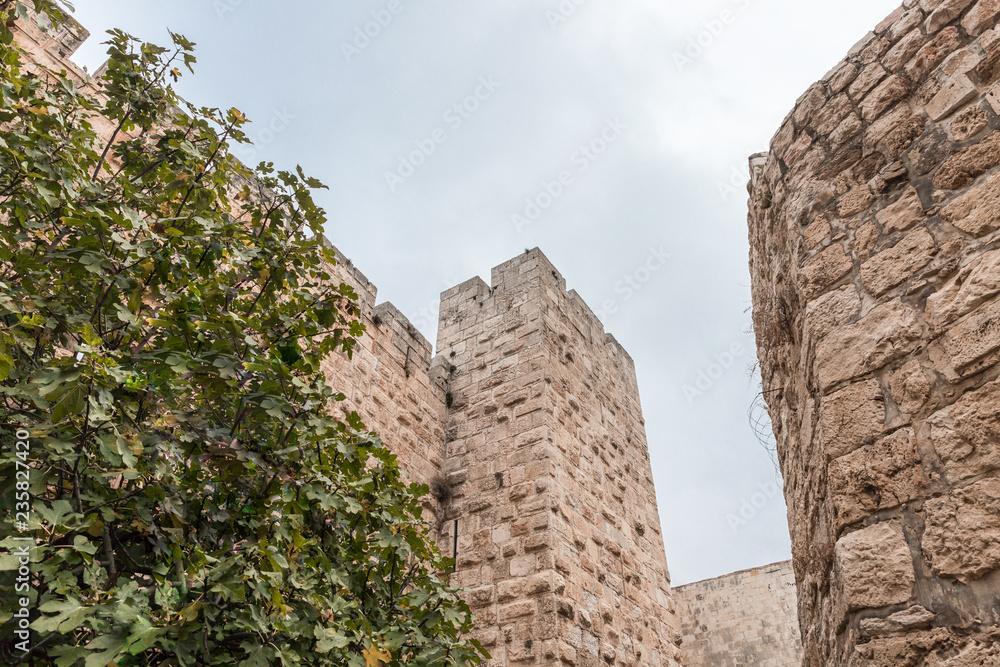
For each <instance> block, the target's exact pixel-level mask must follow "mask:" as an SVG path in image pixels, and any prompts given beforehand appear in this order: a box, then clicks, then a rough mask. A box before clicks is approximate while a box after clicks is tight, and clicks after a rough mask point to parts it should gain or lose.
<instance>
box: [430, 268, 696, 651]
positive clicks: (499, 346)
mask: <svg viewBox="0 0 1000 667" xmlns="http://www.w3.org/2000/svg"><path fill="white" fill-rule="evenodd" d="M438 350H439V352H440V354H441V355H442V356H444V357H445V358H446V359H447V360H448V361H449V364H450V366H449V368H450V371H451V372H450V377H449V383H448V391H449V394H448V403H449V404H450V406H451V409H450V415H449V422H448V432H447V440H448V444H447V454H446V459H445V468H444V470H445V473H446V475H447V480H448V484H447V488H448V490H449V496H450V498H449V506H448V509H447V511H446V515H447V518H448V522H451V521H452V520H454V521H457V525H458V535H459V537H458V571H457V572H456V574H455V579H454V580H455V582H456V583H457V584H458V585H461V586H463V587H467V588H470V589H472V590H471V594H470V600H471V602H472V605H473V607H474V609H475V612H476V615H477V616H478V619H479V624H480V630H479V634H480V636H481V638H482V639H483V640H484V642H485V643H486V645H487V647H488V648H489V650H490V651H491V652H492V653H493V656H494V660H493V661H492V663H491V664H495V665H520V664H532V663H533V664H545V665H549V664H552V665H555V664H569V665H581V666H584V667H596V666H597V665H602V664H607V665H654V666H661V665H662V666H664V667H665V666H666V665H676V664H678V663H677V662H676V660H677V658H678V655H679V651H678V649H677V643H678V642H679V640H680V632H679V628H680V623H679V620H678V619H677V616H676V611H677V610H676V608H675V606H674V604H673V602H672V596H671V593H670V583H669V575H668V573H667V566H666V556H665V552H664V547H663V539H662V536H661V534H660V522H659V517H658V515H657V510H656V503H655V496H654V490H653V481H652V473H651V469H650V465H649V459H648V452H647V447H646V439H645V432H644V427H643V421H642V413H641V408H640V406H639V398H638V389H637V385H636V380H635V370H634V367H633V365H632V361H631V359H630V358H629V357H628V355H627V354H626V353H625V352H624V350H622V349H621V347H620V346H619V345H618V344H617V343H616V342H615V341H614V339H613V338H611V337H609V336H606V335H605V334H604V331H603V328H602V327H601V325H600V323H599V321H598V320H597V318H596V317H595V316H594V315H593V314H592V313H591V312H590V311H589V309H587V307H586V306H585V305H584V304H583V302H582V301H581V300H580V298H579V297H578V296H577V295H576V294H575V293H572V292H570V293H567V292H566V285H565V281H564V280H563V279H562V277H561V276H560V275H559V273H558V272H557V271H556V270H555V269H554V268H553V267H552V265H551V264H550V263H549V262H548V260H547V259H546V258H545V257H544V255H542V254H541V252H539V251H538V250H532V251H530V252H528V253H526V254H524V255H522V256H520V257H518V258H516V259H514V260H511V261H510V262H508V263H506V264H503V265H501V266H499V267H497V268H496V269H494V270H493V278H492V286H489V285H486V283H484V282H483V281H482V280H479V279H478V278H477V279H473V280H471V281H469V282H466V283H464V284H462V285H460V286H458V287H456V288H454V289H452V290H449V291H447V292H445V293H444V295H443V298H442V306H441V326H440V331H439V333H438ZM452 525H453V524H452Z"/></svg>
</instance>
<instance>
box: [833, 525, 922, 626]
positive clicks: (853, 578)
mask: <svg viewBox="0 0 1000 667" xmlns="http://www.w3.org/2000/svg"><path fill="white" fill-rule="evenodd" d="M835 560H836V568H837V581H838V588H839V594H840V596H841V602H842V604H843V605H844V607H845V608H846V609H847V610H848V611H857V610H859V609H875V608H879V607H887V606H889V605H893V604H901V603H903V602H907V601H908V600H909V599H910V597H911V596H912V594H913V586H914V584H915V583H916V574H915V573H914V569H913V556H912V555H911V553H910V547H909V545H908V544H907V543H906V538H905V537H904V536H903V529H902V527H901V526H900V525H899V524H895V523H878V524H875V525H874V526H869V527H868V528H864V529H862V530H859V531H857V532H854V533H851V534H849V535H846V536H844V537H843V538H841V539H840V541H839V542H837V546H836V549H835Z"/></svg>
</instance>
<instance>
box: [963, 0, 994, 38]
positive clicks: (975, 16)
mask: <svg viewBox="0 0 1000 667" xmlns="http://www.w3.org/2000/svg"><path fill="white" fill-rule="evenodd" d="M997 16H1000V0H979V2H977V3H976V5H975V6H974V7H973V8H972V9H971V10H970V11H969V13H968V14H966V15H965V18H964V19H962V27H963V28H965V31H966V32H967V33H969V34H970V35H978V34H980V33H981V32H982V31H983V30H985V29H986V28H989V27H992V26H993V25H994V24H995V23H996V20H997Z"/></svg>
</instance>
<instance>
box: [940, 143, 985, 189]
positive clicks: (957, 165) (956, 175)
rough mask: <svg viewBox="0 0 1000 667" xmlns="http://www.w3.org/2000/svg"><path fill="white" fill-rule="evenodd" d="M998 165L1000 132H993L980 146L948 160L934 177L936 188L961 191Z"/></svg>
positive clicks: (959, 153) (962, 151)
mask: <svg viewBox="0 0 1000 667" xmlns="http://www.w3.org/2000/svg"><path fill="white" fill-rule="evenodd" d="M997 164H1000V132H993V133H992V134H990V135H989V136H987V137H986V138H985V139H983V140H982V141H981V142H979V143H978V144H974V145H972V146H969V147H968V148H964V149H962V150H960V151H958V152H957V153H955V154H954V155H952V156H951V157H950V158H948V160H947V161H946V162H945V163H944V164H943V165H941V168H940V169H938V172H937V174H935V175H934V187H936V188H940V189H942V190H959V189H961V188H964V187H967V186H969V185H972V183H973V182H974V181H975V180H976V178H978V177H979V176H980V175H982V174H984V173H985V172H986V171H987V170H989V169H991V168H993V167H995V166H996V165H997Z"/></svg>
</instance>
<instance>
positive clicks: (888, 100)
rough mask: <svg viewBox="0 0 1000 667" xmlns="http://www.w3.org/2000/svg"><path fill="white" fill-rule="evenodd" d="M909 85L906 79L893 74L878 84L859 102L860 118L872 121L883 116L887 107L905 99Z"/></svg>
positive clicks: (909, 88)
mask: <svg viewBox="0 0 1000 667" xmlns="http://www.w3.org/2000/svg"><path fill="white" fill-rule="evenodd" d="M910 90H911V84H910V82H909V80H908V79H906V78H905V77H902V76H900V75H898V74H893V75H892V76H890V77H889V78H888V79H886V80H885V81H883V82H882V83H880V84H879V85H878V86H877V87H876V88H875V90H873V91H872V92H871V93H869V94H868V97H866V98H865V99H864V101H862V102H861V117H862V118H864V119H865V120H867V121H872V120H875V119H876V118H878V117H879V116H881V115H882V114H884V113H885V112H886V111H887V110H888V109H889V107H891V106H892V105H893V104H895V103H896V102H899V101H900V100H902V99H904V98H906V96H907V95H909V94H910Z"/></svg>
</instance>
